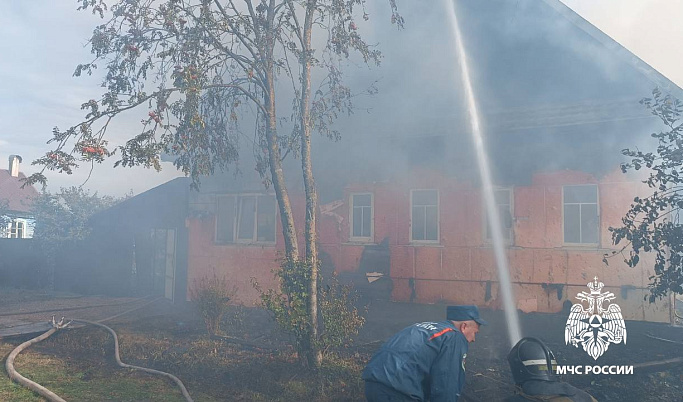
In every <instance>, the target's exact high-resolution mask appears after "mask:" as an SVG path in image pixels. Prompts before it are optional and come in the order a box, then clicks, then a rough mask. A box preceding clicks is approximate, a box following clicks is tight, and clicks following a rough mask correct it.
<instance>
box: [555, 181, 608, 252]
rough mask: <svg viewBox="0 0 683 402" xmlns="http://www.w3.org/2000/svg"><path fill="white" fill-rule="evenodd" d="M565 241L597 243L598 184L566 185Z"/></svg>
mask: <svg viewBox="0 0 683 402" xmlns="http://www.w3.org/2000/svg"><path fill="white" fill-rule="evenodd" d="M562 198H563V204H564V205H563V206H564V209H563V211H564V242H565V243H571V244H597V243H598V231H599V230H598V228H599V222H600V217H599V213H598V211H599V209H598V186H596V185H592V184H591V185H582V186H564V187H563V188H562Z"/></svg>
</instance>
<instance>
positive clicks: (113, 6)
mask: <svg viewBox="0 0 683 402" xmlns="http://www.w3.org/2000/svg"><path fill="white" fill-rule="evenodd" d="M388 1H389V4H390V6H391V10H392V11H391V20H392V23H395V24H397V25H402V19H401V17H400V16H399V15H398V14H397V11H396V5H395V0H388ZM78 3H79V4H80V6H79V9H80V10H86V11H91V12H92V13H95V14H99V16H100V17H101V18H102V19H103V23H102V24H101V25H99V26H97V27H96V28H95V30H94V32H93V35H92V37H91V39H90V46H91V51H92V53H93V55H94V58H93V60H91V61H89V62H87V63H84V64H80V65H78V66H77V68H76V71H75V73H74V74H75V75H76V76H80V75H83V74H93V73H94V72H95V70H97V69H98V68H102V67H104V79H103V82H102V86H103V87H104V88H105V89H106V91H105V92H104V93H103V95H102V96H101V97H100V98H99V99H90V100H88V101H87V102H85V103H83V104H82V109H83V110H85V112H86V115H85V119H84V120H83V121H81V122H79V123H78V124H76V125H74V126H72V127H69V128H68V129H66V130H60V129H58V128H55V129H54V130H53V136H52V139H51V140H50V142H51V143H53V144H55V145H54V149H53V150H51V151H49V152H47V153H46V155H45V156H43V157H42V158H40V159H38V160H37V161H35V162H34V163H36V164H39V165H43V166H44V169H48V170H54V171H59V172H65V173H67V174H69V173H72V171H73V169H74V168H76V167H77V166H78V165H79V164H80V163H84V162H85V163H91V164H94V163H101V162H103V161H104V160H105V159H107V158H109V157H115V158H117V160H116V162H115V166H137V165H142V166H146V167H152V168H155V169H157V170H160V169H161V163H160V160H161V155H163V154H169V155H172V156H173V157H174V165H175V166H176V167H177V168H178V169H180V170H181V171H182V172H184V173H185V174H186V175H188V176H190V177H192V179H193V185H194V186H195V187H197V186H199V184H200V178H201V176H204V175H210V174H213V173H214V172H216V171H217V170H227V169H228V168H229V167H230V166H234V163H235V162H237V161H238V159H239V156H240V143H241V142H243V141H242V140H241V137H242V136H244V135H245V133H244V132H242V131H241V127H242V126H246V127H249V129H250V131H251V129H253V131H251V132H253V133H254V135H253V137H252V138H251V139H250V142H251V143H252V144H253V148H252V151H253V152H252V153H253V156H254V158H255V167H256V170H257V171H258V172H259V173H260V174H261V176H262V178H263V180H264V183H265V184H266V185H267V186H270V185H272V187H273V190H274V192H275V196H276V199H277V201H278V210H279V214H280V219H281V224H282V231H283V237H284V248H285V256H284V257H285V260H286V261H298V260H299V258H300V257H299V246H298V244H297V234H296V226H295V225H294V218H293V215H292V209H291V203H290V200H289V195H288V188H287V185H286V180H285V172H284V170H283V164H282V161H283V159H284V157H285V156H287V155H290V154H291V155H294V156H300V157H301V160H302V174H303V175H304V182H305V191H306V197H307V203H306V204H307V205H306V209H307V211H306V236H305V238H306V256H305V260H306V263H307V264H310V266H311V267H313V268H312V269H313V271H314V272H312V273H311V274H312V275H311V279H310V287H309V293H310V294H309V296H308V297H309V298H308V300H307V303H308V307H309V310H310V314H311V316H310V322H309V329H310V335H309V344H310V348H311V356H310V357H309V360H310V361H311V362H312V363H313V364H315V365H318V364H319V361H320V359H319V356H320V353H318V352H317V351H315V344H316V342H315V340H316V338H317V336H318V335H317V321H318V320H317V304H318V303H317V300H316V297H317V294H318V291H317V266H318V263H317V250H316V247H315V240H316V227H315V210H316V205H317V201H316V195H315V184H314V180H313V171H312V166H311V159H310V155H311V148H310V138H311V132H313V131H318V132H321V133H323V134H325V135H328V136H330V137H332V138H336V137H338V135H339V133H338V132H336V131H334V130H333V129H332V128H331V122H332V121H333V120H334V119H335V117H336V116H337V115H339V114H340V113H348V112H349V111H350V110H351V107H352V103H351V99H352V94H351V91H350V89H349V88H347V87H346V86H345V85H344V83H343V80H342V73H341V71H342V70H341V68H340V63H341V62H342V61H343V60H344V59H345V58H348V57H350V55H351V54H353V53H358V54H360V56H361V57H362V59H363V60H364V61H365V62H368V63H377V62H378V61H379V57H380V54H379V52H378V51H377V50H376V49H374V48H373V47H372V46H370V45H368V44H367V43H365V41H364V40H363V39H362V38H361V35H360V33H359V29H358V24H360V23H361V21H367V20H368V19H369V16H368V14H367V13H366V12H365V9H364V5H365V0H242V1H238V0H112V1H109V0H79V1H78ZM315 35H320V37H321V40H319V41H315V40H314V38H315ZM315 44H321V45H320V49H315V47H314V46H315ZM313 69H321V70H322V71H323V73H322V74H321V75H320V76H321V77H322V80H321V82H320V85H319V87H318V89H317V90H315V91H312V89H311V88H313V86H312V85H311V81H312V79H311V76H312V74H311V71H312V70H313ZM278 80H281V81H283V82H284V81H285V80H287V81H288V82H291V83H292V87H293V89H292V91H293V94H294V95H293V98H292V99H291V102H288V103H289V104H292V105H293V107H294V108H293V110H292V111H291V114H290V113H288V115H289V117H288V118H284V117H283V116H284V114H282V113H278V111H277V110H276V105H278V104H280V105H281V104H283V103H284V102H283V100H284V99H282V98H283V97H286V96H287V94H283V93H282V92H278V91H277V88H278V87H277V85H276V83H277V82H278ZM283 95H284V96H283ZM290 96H291V95H290ZM129 110H141V114H142V129H141V130H140V132H139V133H137V134H136V135H134V136H132V137H131V138H129V139H128V140H127V141H126V143H125V144H124V145H121V146H118V147H114V148H110V146H109V142H108V140H107V135H106V134H107V131H108V127H109V123H110V121H111V120H112V119H114V118H116V117H117V116H119V115H120V114H122V113H124V112H127V111H129ZM247 120H251V121H249V122H247ZM283 121H286V122H287V123H289V124H290V125H291V127H293V129H292V130H291V132H288V133H285V134H283V133H281V132H279V131H278V130H279V129H280V128H281V127H282V125H281V123H282V122H283ZM245 122H246V123H245ZM283 131H284V130H283ZM43 173H44V170H43V171H41V172H40V173H36V174H34V175H32V176H31V177H29V179H28V182H29V183H39V182H40V183H43V184H44V183H45V181H46V178H45V176H44V174H43ZM288 174H291V172H290V173H288Z"/></svg>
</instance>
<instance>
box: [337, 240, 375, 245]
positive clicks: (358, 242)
mask: <svg viewBox="0 0 683 402" xmlns="http://www.w3.org/2000/svg"><path fill="white" fill-rule="evenodd" d="M342 244H347V245H364V246H368V245H377V243H375V242H374V241H372V239H367V240H364V239H349V241H347V242H344V243H342Z"/></svg>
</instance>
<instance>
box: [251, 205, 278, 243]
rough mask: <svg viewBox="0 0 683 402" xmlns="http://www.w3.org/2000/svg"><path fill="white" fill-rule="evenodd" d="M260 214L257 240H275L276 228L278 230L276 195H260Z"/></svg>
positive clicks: (258, 208) (257, 219)
mask: <svg viewBox="0 0 683 402" xmlns="http://www.w3.org/2000/svg"><path fill="white" fill-rule="evenodd" d="M257 210H258V215H257V217H256V222H257V225H258V227H257V231H256V233H257V239H256V240H257V241H262V242H274V241H275V230H276V226H277V225H276V223H275V217H276V210H275V197H273V196H269V195H265V196H260V197H258V206H257Z"/></svg>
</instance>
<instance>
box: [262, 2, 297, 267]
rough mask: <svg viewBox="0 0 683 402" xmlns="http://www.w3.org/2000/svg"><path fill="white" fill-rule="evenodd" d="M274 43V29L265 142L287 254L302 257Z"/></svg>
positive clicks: (270, 34) (268, 34) (270, 43)
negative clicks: (281, 131)
mask: <svg viewBox="0 0 683 402" xmlns="http://www.w3.org/2000/svg"><path fill="white" fill-rule="evenodd" d="M273 10H274V4H273V2H272V1H271V6H270V8H269V14H270V15H269V18H268V20H269V21H270V24H269V25H270V27H273V21H272V18H273V16H274V11H273ZM274 45H275V38H274V37H273V32H272V29H268V30H267V31H266V50H265V51H266V53H267V54H266V57H265V60H266V86H267V89H268V92H267V94H266V105H265V106H266V110H267V112H268V114H267V116H266V119H267V121H266V142H267V143H268V162H269V165H270V176H271V178H272V181H273V189H275V197H276V198H277V205H278V208H279V211H280V222H281V223H282V235H283V237H284V240H285V257H286V258H287V259H290V260H291V261H296V260H298V259H299V246H298V242H297V238H296V226H294V215H293V214H292V205H291V203H290V201H289V194H288V193H287V184H286V183H285V174H284V172H283V170H282V160H281V153H280V147H279V146H278V143H277V115H276V113H275V77H274V74H273V71H274V64H273V48H274Z"/></svg>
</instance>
